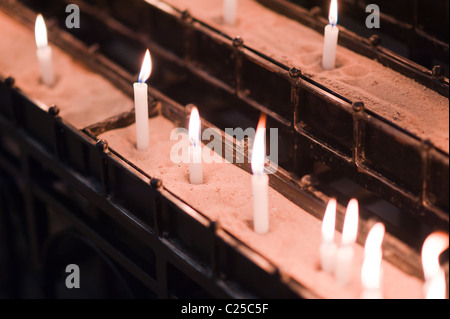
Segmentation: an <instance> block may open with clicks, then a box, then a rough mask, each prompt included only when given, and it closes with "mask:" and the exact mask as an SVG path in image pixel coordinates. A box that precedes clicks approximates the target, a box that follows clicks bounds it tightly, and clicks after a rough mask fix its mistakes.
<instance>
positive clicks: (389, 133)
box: [0, 0, 448, 298]
mask: <svg viewBox="0 0 450 319" xmlns="http://www.w3.org/2000/svg"><path fill="white" fill-rule="evenodd" d="M72 2H74V3H77V4H78V5H79V6H80V8H81V9H82V11H83V15H82V16H83V19H84V20H83V21H82V23H85V24H87V25H90V26H91V27H90V28H88V30H89V32H88V33H86V32H85V31H83V29H81V30H80V31H77V30H73V31H72V34H68V33H67V31H63V28H62V27H61V28H58V25H60V26H62V25H63V23H64V19H65V14H64V13H65V11H64V10H63V8H64V7H65V5H66V4H67V2H66V1H56V0H55V1H41V2H39V3H36V2H34V1H26V0H23V1H20V2H19V1H11V2H10V1H6V2H5V1H2V2H0V5H1V6H2V7H3V8H4V9H5V10H8V12H11V13H12V15H14V16H16V17H18V18H19V19H20V20H21V21H22V22H23V23H24V24H26V25H29V26H31V25H32V22H33V21H32V19H33V18H34V12H33V11H30V9H29V8H31V9H32V10H39V11H41V12H43V13H44V14H45V15H46V16H49V17H52V19H53V27H52V28H51V30H50V39H51V40H52V41H53V42H55V43H57V44H58V45H60V46H62V47H64V48H65V49H66V50H67V51H68V52H69V54H71V55H73V56H78V57H79V58H80V60H82V61H83V62H84V63H85V64H87V65H89V66H90V67H91V68H92V69H94V70H96V71H97V72H99V73H101V74H102V75H104V76H105V77H107V78H109V79H111V81H112V83H114V84H115V85H116V86H117V87H118V88H120V89H121V90H123V91H124V92H126V93H127V94H129V95H130V96H131V94H132V92H131V86H130V85H129V83H132V80H133V78H134V77H135V74H136V73H137V70H138V67H139V66H138V65H135V64H134V62H131V64H130V61H138V60H139V59H133V58H130V57H129V56H127V57H124V56H123V55H121V54H120V51H115V50H113V49H111V48H112V47H113V46H112V45H111V43H113V42H114V43H115V44H116V46H115V47H117V45H118V46H119V47H122V48H126V50H127V52H129V53H130V54H131V57H133V55H135V56H140V55H141V53H142V52H143V50H144V48H146V47H149V48H150V49H151V51H152V55H153V59H154V60H155V61H156V63H155V65H159V66H160V67H159V69H158V68H156V69H155V70H154V75H152V85H151V88H150V94H151V96H152V98H153V99H155V100H158V101H160V102H162V104H163V106H162V112H163V115H164V116H166V117H168V118H169V119H171V120H172V121H174V122H178V123H184V118H185V110H184V107H182V105H186V104H188V103H195V104H197V105H201V106H204V108H203V109H202V115H203V117H204V118H205V119H206V120H207V121H206V122H205V123H204V126H205V127H211V126H216V127H219V128H221V129H224V128H225V127H228V125H229V122H227V117H225V116H223V114H224V112H225V109H226V112H230V111H236V112H237V113H239V114H240V115H241V116H240V118H239V119H238V120H237V121H238V122H239V123H236V122H234V123H233V124H234V125H241V126H247V124H248V123H250V124H253V125H252V126H254V124H255V122H256V120H257V118H258V115H259V113H260V112H264V113H266V114H268V126H269V127H277V128H278V129H279V138H280V141H287V145H286V146H285V147H284V148H281V149H280V163H279V165H280V167H281V169H280V171H279V172H278V173H277V174H275V175H274V176H272V177H271V185H272V186H274V187H276V188H277V190H279V191H280V192H281V193H283V194H284V195H285V196H286V197H288V198H289V199H291V200H292V201H293V202H295V203H297V204H298V205H299V206H301V207H303V208H305V209H306V210H307V211H308V212H311V214H314V215H316V216H318V217H321V215H322V214H323V208H324V205H325V202H326V198H327V197H326V196H325V195H324V196H323V197H321V196H318V195H317V194H318V192H317V189H316V185H315V184H314V179H310V178H309V179H308V178H302V177H304V176H307V177H309V176H313V177H314V175H315V172H314V165H315V163H317V162H320V163H322V164H324V165H326V166H327V167H329V168H330V170H331V171H336V172H340V173H341V174H343V175H345V176H347V177H349V178H351V179H352V180H354V181H356V182H358V183H359V184H360V185H363V186H364V188H365V189H367V190H368V191H370V192H371V193H373V194H376V195H377V196H379V197H380V198H383V199H385V200H387V201H389V202H391V203H392V204H393V205H395V206H397V207H399V208H400V209H403V210H405V211H406V212H407V215H408V216H409V217H411V218H413V219H418V220H419V221H420V222H421V223H424V224H426V225H428V226H429V227H431V228H432V229H443V230H445V229H447V230H448V154H445V153H443V152H441V151H440V150H438V149H436V148H435V147H434V146H433V145H429V143H428V142H427V141H422V140H420V139H418V138H417V137H415V136H413V135H412V134H410V133H409V132H408V131H407V128H400V127H397V126H395V125H394V124H392V123H390V122H389V121H386V120H385V119H383V118H381V117H380V116H378V115H377V114H374V113H372V112H370V111H368V110H364V101H350V100H348V99H347V98H345V97H343V96H340V95H338V94H336V93H334V92H332V91H331V90H329V89H327V88H325V87H323V86H321V85H319V84H318V83H315V82H314V81H312V80H311V79H309V78H308V77H306V76H304V75H302V74H301V72H300V71H299V70H297V69H295V68H291V67H289V66H285V65H283V64H281V63H279V62H277V61H274V60H272V59H269V58H268V57H266V56H265V55H264V54H262V53H260V52H256V51H254V50H253V49H252V48H249V47H246V46H245V42H243V41H242V39H240V38H236V39H233V38H231V37H229V36H227V35H225V34H223V33H222V32H220V31H218V30H215V29H213V28H211V27H210V26H208V25H206V24H205V23H203V22H201V21H197V20H196V19H195V17H192V16H190V15H189V13H187V12H179V11H177V10H175V9H174V8H171V7H169V6H167V5H165V4H163V3H161V2H160V1H153V0H147V1H130V2H129V3H127V4H126V6H124V3H123V2H121V1H109V2H107V3H106V2H105V1H72ZM23 4H25V5H26V6H24V5H23ZM27 6H29V8H28V7H27ZM155 30H158V32H155ZM218 60H220V61H223V63H213V62H214V61H218ZM406 62H407V61H406ZM168 75H176V76H168ZM256 79H257V80H258V81H256ZM205 91H209V92H213V93H214V94H210V95H211V96H212V95H214V96H215V100H214V101H211V100H208V96H204V95H203V94H196V93H199V92H205ZM267 92H270V94H267ZM0 97H1V102H0V106H1V107H0V122H1V126H0V127H1V134H0V137H1V139H0V141H1V143H0V163H1V168H2V169H1V172H3V173H2V174H3V175H5V180H7V181H8V183H9V182H11V183H14V184H15V185H16V186H15V187H13V188H14V189H16V190H17V192H16V193H17V194H19V195H17V194H16V195H15V196H16V197H17V196H18V197H19V200H22V201H23V203H24V209H25V212H26V213H25V215H24V216H23V220H24V221H26V230H25V232H26V233H27V234H28V235H29V238H28V243H29V245H30V246H29V247H30V249H31V252H32V253H33V257H34V261H35V263H36V265H40V267H41V268H42V269H48V267H46V265H50V264H54V262H52V261H53V260H55V258H56V257H54V256H53V255H52V254H47V252H48V251H52V249H51V247H53V245H57V242H58V241H60V240H61V238H63V237H64V236H69V237H70V236H71V234H72V233H71V232H64V233H62V234H61V235H58V236H56V237H55V235H56V233H52V231H51V229H50V228H49V227H48V225H49V224H50V221H51V220H55V219H56V220H57V219H59V218H60V217H64V219H68V220H69V221H70V222H69V224H73V225H75V226H76V227H75V228H76V229H77V232H78V233H82V234H83V236H84V238H87V239H88V240H89V242H91V243H93V244H94V247H98V248H99V249H100V250H101V251H103V252H105V255H106V256H107V257H105V258H107V259H108V260H112V261H113V263H108V265H112V264H114V265H115V266H114V267H113V266H111V267H110V268H111V269H113V272H115V273H122V274H124V273H125V274H126V273H131V274H132V276H133V277H134V278H135V279H137V281H138V283H136V284H135V285H134V286H133V288H134V290H133V289H131V288H130V291H134V292H135V295H137V296H153V297H154V296H157V297H162V298H166V297H171V296H172V297H174V296H178V297H184V296H189V294H187V291H190V292H192V291H196V292H198V293H199V296H215V297H255V296H256V297H269V298H282V297H306V298H310V297H314V295H313V294H312V293H311V292H309V291H307V290H306V289H305V288H304V287H303V286H302V285H301V283H297V282H294V281H293V280H292V279H290V278H286V276H284V275H283V274H282V273H281V272H280V271H279V270H278V269H277V268H276V267H275V266H274V265H272V264H271V263H270V262H268V261H266V260H265V259H264V258H262V257H261V256H259V255H257V254H255V253H254V252H253V251H252V250H251V249H249V248H248V247H247V246H246V245H245V244H244V243H241V242H239V241H238V240H237V239H236V238H234V237H233V235H232V234H229V233H227V232H225V231H223V230H222V229H220V225H217V224H216V223H214V222H213V221H210V220H208V219H207V218H206V217H205V216H204V215H203V214H201V212H197V211H195V210H193V209H192V208H190V207H189V206H188V205H186V204H185V203H184V202H183V199H180V198H176V197H175V196H174V195H173V194H171V193H169V192H168V191H167V190H165V189H164V187H163V184H161V181H159V180H156V179H153V178H152V177H151V176H148V175H147V174H146V173H145V172H143V171H141V170H139V169H138V168H137V167H135V166H133V165H132V164H131V163H129V162H128V161H127V159H126V158H123V157H122V156H121V155H120V154H118V153H117V152H115V151H114V150H111V149H109V148H108V147H107V142H106V143H105V142H104V141H100V140H98V139H97V136H98V135H99V134H100V133H101V132H104V131H105V130H111V129H115V128H118V127H123V126H126V125H129V124H131V123H132V122H133V116H132V114H123V115H120V116H118V117H116V118H113V119H105V122H103V123H99V124H98V125H93V126H91V127H89V128H84V129H82V130H80V129H77V128H74V127H73V126H71V125H70V123H67V122H66V121H64V119H63V118H60V117H59V116H58V114H57V113H58V112H57V111H55V110H57V108H50V109H49V111H44V109H45V108H44V109H43V108H41V107H40V106H39V103H38V102H35V101H33V100H32V99H30V98H28V97H26V96H24V95H23V94H22V93H21V91H20V90H19V89H18V88H16V87H15V86H14V83H13V80H12V79H2V81H0ZM312 106H314V107H312ZM324 119H326V120H327V122H328V123H329V125H326V126H324V125H321V122H322V121H323V120H324ZM282 144H283V143H280V145H282ZM12 145H16V146H12ZM67 145H70V147H67ZM380 145H382V147H383V150H384V151H383V152H382V153H380V152H378V151H377V150H379V149H380V147H381V146H380ZM293 146H295V147H293ZM224 147H225V146H224ZM305 150H308V151H305ZM405 158H407V159H408V161H405ZM241 166H242V167H243V168H244V169H246V170H249V166H248V164H243V165H241ZM410 172H420V173H419V174H414V175H411V174H410ZM61 185H64V187H61ZM131 189H132V190H133V192H130V191H129V190H131ZM143 194H145V196H142V195H143ZM11 196H12V197H14V196H13V195H11ZM141 198H147V200H146V201H141V200H137V199H141ZM74 199H75V200H74ZM51 211H56V212H58V214H57V215H58V216H57V217H55V216H54V214H53V215H52V214H51V213H50V212H51ZM341 216H342V212H341ZM368 219H369V218H367V219H366V220H364V222H363V224H367V223H368ZM180 225H183V231H181V229H180ZM340 227H342V221H341V224H340ZM114 230H118V231H116V232H114ZM117 233H120V234H123V236H120V237H117V236H116V234H117ZM363 236H364V232H362V233H361V235H360V238H359V241H360V242H362V240H363V238H364V237H363ZM52 238H54V242H52V241H53V240H52ZM48 241H50V242H48ZM386 246H387V250H388V251H389V252H390V254H389V255H390V257H389V258H390V259H391V261H393V262H394V263H395V264H396V265H398V266H399V267H400V268H402V269H403V270H404V271H406V272H408V273H411V274H413V275H415V276H418V277H420V276H421V270H420V261H419V257H418V253H417V247H414V248H411V247H410V246H408V245H406V246H405V245H403V244H402V243H400V242H399V241H398V240H397V238H395V236H391V237H389V238H388V240H387V244H386ZM44 256H47V257H44ZM56 259H57V258H56ZM236 264H240V265H241V266H242V265H245V267H242V268H243V269H244V271H243V270H242V268H240V269H239V270H237V269H236V268H235V267H234V265H236ZM119 269H120V270H119ZM123 276H126V275H123ZM174 278H175V279H176V278H180V279H179V282H182V283H183V284H181V285H178V284H177V285H174V284H173V282H172V281H173V280H174ZM50 279H51V280H53V279H54V278H50ZM50 279H49V280H48V281H49V282H50V281H51V280H50ZM261 281H264V282H265V285H264V289H261V287H260V285H259V283H260V282H261ZM183 285H184V286H183ZM183 287H184V288H185V290H184V289H183ZM136 292H137V293H136ZM48 294H49V295H51V294H52V290H51V289H50V290H48ZM186 294H187V295H186ZM191 296H192V295H191Z"/></svg>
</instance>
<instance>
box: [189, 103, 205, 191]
mask: <svg viewBox="0 0 450 319" xmlns="http://www.w3.org/2000/svg"><path fill="white" fill-rule="evenodd" d="M200 135H201V122H200V114H199V112H198V109H197V108H196V107H195V106H194V107H193V108H192V111H191V116H190V119H189V143H190V146H189V181H190V183H191V184H203V164H202V146H201V138H200Z"/></svg>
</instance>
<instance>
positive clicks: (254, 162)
mask: <svg viewBox="0 0 450 319" xmlns="http://www.w3.org/2000/svg"><path fill="white" fill-rule="evenodd" d="M236 7H237V0H225V1H224V17H225V21H226V22H227V23H230V24H232V23H235V19H236V12H235V11H236ZM329 20H330V24H329V25H327V26H326V27H325V37H324V52H323V58H322V65H323V68H324V69H333V68H334V64H335V55H336V47H337V38H338V34H339V29H338V28H337V26H336V24H337V1H336V0H332V1H331V6H330V14H329ZM35 36H36V44H37V57H38V60H39V64H40V67H41V79H42V82H43V83H44V84H46V85H48V86H51V85H52V84H53V83H54V81H55V76H54V73H53V66H52V50H51V47H50V46H49V45H48V41H47V29H46V27H45V22H44V19H43V17H42V15H41V14H39V15H38V17H37V19H36V26H35ZM151 72H152V60H151V56H150V52H149V50H147V51H146V53H145V56H144V59H143V62H142V67H141V71H140V73H139V77H138V82H136V83H134V84H133V90H134V103H135V114H136V148H137V149H138V150H140V151H145V150H146V149H148V147H149V122H148V85H147V84H146V83H145V82H146V81H147V80H148V79H149V77H150V75H151ZM265 122H266V117H265V116H264V115H262V116H261V118H260V121H259V123H258V127H257V130H256V134H255V138H254V142H253V150H252V158H251V168H252V172H253V175H252V191H253V227H254V231H255V232H256V233H258V234H261V235H263V234H266V233H267V232H268V231H269V200H268V197H269V195H268V193H269V178H268V175H267V174H266V173H265V172H264V166H265V154H266V149H265V131H266V129H265V126H266V123H265ZM188 132H189V143H190V146H189V159H190V161H189V181H190V183H191V184H203V168H202V146H201V138H200V136H201V121H200V114H199V111H198V109H197V108H196V107H193V108H192V110H191V115H190V120H189V130H188ZM336 209H337V202H336V200H335V199H331V200H330V201H329V203H328V205H327V208H326V211H325V215H324V218H323V221H322V241H321V246H320V263H321V268H322V270H323V271H325V272H329V273H333V274H334V275H335V277H336V281H337V283H338V284H339V285H341V286H345V285H348V284H349V283H350V281H351V278H352V269H353V267H352V265H353V261H354V245H355V242H356V238H357V231H358V220H359V207H358V201H357V200H356V199H352V200H350V202H349V203H348V206H347V210H346V215H345V220H344V226H343V230H342V237H341V243H340V246H339V247H337V245H336V243H335V221H336ZM384 234H385V227H384V225H383V224H382V223H377V224H375V225H374V226H373V227H372V229H371V230H370V232H369V234H368V236H367V239H366V243H365V247H364V261H363V265H362V270H361V283H362V286H363V293H362V295H361V297H362V298H370V299H374V298H382V297H383V295H382V287H381V278H382V267H381V266H382V242H383V237H384ZM448 239H449V238H448V235H447V234H444V233H440V232H437V233H433V234H431V235H430V236H429V237H428V238H427V239H426V240H425V242H424V245H423V249H422V265H423V270H424V275H425V285H424V296H425V297H426V298H433V299H435V298H445V296H446V281H445V272H444V270H443V269H442V268H441V266H440V264H439V255H440V254H441V253H442V252H443V251H444V250H446V249H447V248H448Z"/></svg>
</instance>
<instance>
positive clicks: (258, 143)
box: [251, 115, 269, 234]
mask: <svg viewBox="0 0 450 319" xmlns="http://www.w3.org/2000/svg"><path fill="white" fill-rule="evenodd" d="M265 123H266V116H265V115H262V116H261V119H260V121H259V124H258V128H257V129H256V135H255V139H254V141H253V151H252V163H251V166H252V171H253V175H252V190H253V228H254V230H255V232H256V233H258V234H265V233H267V232H268V231H269V176H267V174H265V173H264V162H265V156H266V143H265V133H266V127H265V126H266V124H265Z"/></svg>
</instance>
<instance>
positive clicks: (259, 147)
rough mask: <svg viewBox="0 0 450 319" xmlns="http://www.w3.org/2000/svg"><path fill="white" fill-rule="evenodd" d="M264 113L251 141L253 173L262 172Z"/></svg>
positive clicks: (264, 148) (264, 145) (264, 155)
mask: <svg viewBox="0 0 450 319" xmlns="http://www.w3.org/2000/svg"><path fill="white" fill-rule="evenodd" d="M265 134H266V115H265V114H261V117H260V119H259V123H258V127H257V129H256V134H255V139H254V141H253V152H252V171H253V174H262V173H263V172H264V162H265V158H266V142H265Z"/></svg>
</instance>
